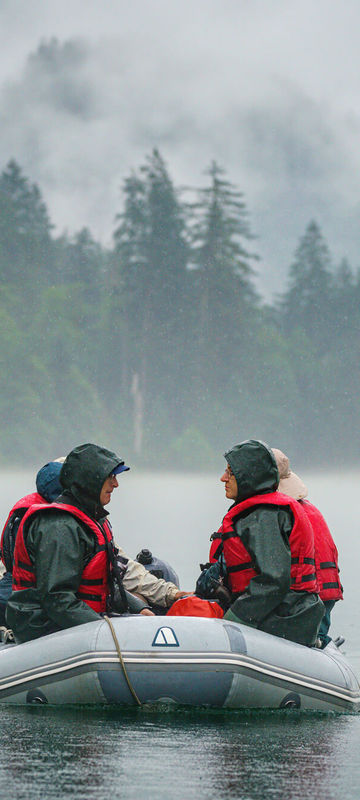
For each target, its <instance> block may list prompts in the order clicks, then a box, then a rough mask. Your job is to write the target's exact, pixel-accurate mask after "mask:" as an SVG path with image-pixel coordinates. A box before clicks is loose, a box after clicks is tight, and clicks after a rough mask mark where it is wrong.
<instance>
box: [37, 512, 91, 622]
mask: <svg viewBox="0 0 360 800" xmlns="http://www.w3.org/2000/svg"><path fill="white" fill-rule="evenodd" d="M90 546H91V543H90ZM27 548H28V552H29V555H30V556H31V557H32V559H33V560H34V563H35V564H36V586H37V596H38V599H39V602H40V603H41V606H42V607H43V609H44V611H45V612H46V614H47V615H48V616H49V618H50V619H51V620H53V622H54V623H55V624H56V625H58V626H59V627H60V628H70V627H72V626H74V625H81V624H83V623H85V622H92V621H93V620H97V619H99V615H98V614H97V613H96V611H93V609H91V608H90V607H89V606H88V605H87V604H86V603H84V602H83V601H82V600H79V599H78V598H77V597H76V592H77V590H78V588H79V586H80V583H81V576H82V573H83V569H84V564H85V560H86V555H88V554H89V550H88V548H89V540H88V539H87V537H86V534H85V531H84V530H83V528H81V527H80V526H79V525H78V524H77V523H76V521H75V520H73V519H71V518H70V516H69V515H68V514H66V518H65V515H62V516H61V518H60V517H59V516H57V517H56V518H54V517H52V519H50V518H49V517H45V515H41V516H39V518H38V519H37V520H36V519H35V520H34V522H33V523H32V524H31V526H30V527H29V531H28V535H27Z"/></svg>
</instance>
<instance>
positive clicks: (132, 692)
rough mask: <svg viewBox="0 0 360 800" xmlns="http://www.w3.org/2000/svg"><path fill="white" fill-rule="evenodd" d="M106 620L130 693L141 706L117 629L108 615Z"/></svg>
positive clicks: (105, 617)
mask: <svg viewBox="0 0 360 800" xmlns="http://www.w3.org/2000/svg"><path fill="white" fill-rule="evenodd" d="M104 619H105V620H106V622H107V624H108V626H109V628H110V630H111V635H112V637H113V640H114V643H115V647H116V652H117V654H118V656H119V661H120V665H121V669H122V671H123V673H124V678H125V680H126V683H127V685H128V687H129V689H130V692H131V694H132V696H133V698H134V700H135V703H136V704H137V705H138V706H141V701H140V700H139V698H138V696H137V694H136V692H135V689H134V687H133V686H132V685H131V682H130V678H129V676H128V674H127V670H126V667H125V664H124V659H123V657H122V654H121V650H120V645H119V641H118V638H117V636H116V633H115V628H114V626H113V624H112V622H111V620H110V619H109V617H107V616H106V615H104Z"/></svg>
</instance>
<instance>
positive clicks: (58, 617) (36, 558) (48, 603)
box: [6, 444, 177, 642]
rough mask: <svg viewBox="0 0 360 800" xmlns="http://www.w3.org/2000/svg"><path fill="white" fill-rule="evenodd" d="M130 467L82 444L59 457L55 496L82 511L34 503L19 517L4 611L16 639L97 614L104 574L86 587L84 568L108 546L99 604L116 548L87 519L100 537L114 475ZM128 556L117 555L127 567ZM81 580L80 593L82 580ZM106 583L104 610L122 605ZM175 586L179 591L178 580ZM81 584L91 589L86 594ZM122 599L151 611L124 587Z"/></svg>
mask: <svg viewBox="0 0 360 800" xmlns="http://www.w3.org/2000/svg"><path fill="white" fill-rule="evenodd" d="M128 469H129V467H126V466H125V464H124V462H123V461H122V459H120V458H119V456H117V455H116V453H113V452H112V451H110V450H106V449H105V448H103V447H99V446H97V445H95V444H86V445H81V446H79V447H77V448H75V449H74V450H72V451H71V453H69V455H68V456H67V458H66V459H65V461H64V464H63V466H62V469H61V473H60V483H61V485H62V487H63V489H64V491H63V493H62V494H61V495H60V497H58V498H57V501H56V503H57V504H60V506H61V505H64V506H70V507H75V508H76V509H79V511H80V512H81V513H82V514H83V516H84V518H83V519H82V518H79V517H77V516H76V515H73V514H71V513H69V511H66V510H65V509H64V511H62V510H61V508H60V509H58V508H54V507H53V506H52V507H49V508H44V509H42V507H41V506H39V507H38V510H37V511H36V513H33V514H32V515H30V516H29V518H28V519H27V515H26V516H25V517H24V520H23V523H22V525H23V531H22V528H21V526H20V528H19V532H18V536H17V539H16V546H15V565H14V572H13V591H12V594H11V595H10V598H9V601H8V606H7V611H6V621H7V625H8V626H9V627H10V628H12V630H13V632H14V635H15V639H16V641H17V642H24V641H28V640H30V639H36V638H37V637H39V636H44V635H45V634H47V633H53V632H54V631H58V630H60V629H63V628H69V627H72V626H75V625H81V624H82V623H86V622H92V621H94V620H98V619H99V613H101V611H100V606H99V611H97V610H94V608H93V607H91V602H92V601H93V600H94V597H95V598H96V596H97V595H96V592H97V591H98V587H96V584H99V583H101V581H100V580H93V581H92V583H93V584H94V587H93V588H91V589H90V590H89V587H88V586H87V584H90V583H91V580H84V577H83V576H84V570H85V569H86V567H87V566H88V565H89V563H90V562H91V561H92V560H93V559H94V558H95V556H96V554H97V553H99V552H100V554H101V551H106V555H105V554H104V558H106V559H107V563H105V562H104V560H103V561H102V568H101V569H102V574H103V576H104V577H103V584H104V591H103V598H102V603H103V605H104V602H105V600H104V595H105V594H106V591H105V588H106V589H107V585H106V581H107V574H108V573H109V572H110V564H111V559H112V557H113V553H114V549H113V546H112V545H113V543H111V548H109V547H108V545H104V544H102V545H101V543H100V546H99V541H97V538H96V535H95V534H94V531H93V530H92V529H91V528H90V526H89V524H88V523H87V522H86V520H87V521H88V522H89V520H90V522H91V524H93V523H94V525H95V527H96V526H100V529H101V530H100V538H101V535H102V531H103V528H104V522H105V520H106V517H107V516H108V512H107V511H106V510H105V508H104V506H105V505H107V503H109V502H110V499H111V494H112V492H113V490H114V489H115V488H116V487H117V486H118V481H117V476H118V475H119V474H121V473H122V472H124V471H125V470H128ZM33 508H34V507H33ZM30 512H31V509H30ZM30 512H28V513H30ZM84 519H85V521H84ZM105 527H106V526H105ZM109 535H110V534H109ZM101 558H102V556H101ZM24 561H25V564H24ZM126 562H127V559H126V558H122V565H123V567H124V571H125V569H126ZM24 567H25V572H24ZM26 570H27V571H26ZM85 574H86V573H85ZM93 577H94V576H93ZM95 577H97V576H95ZM154 580H155V579H154ZM82 584H84V589H83V590H82V592H83V593H82V594H81V592H79V587H80V586H81V585H82ZM16 587H20V588H16ZM111 588H112V589H113V596H112V598H111V600H112V607H111V608H110V609H109V607H108V606H107V607H106V608H104V609H101V610H104V611H105V610H106V611H109V610H110V611H111V610H114V611H119V612H122V611H124V597H123V595H121V596H119V591H118V589H115V590H114V586H112V587H111V585H110V583H109V586H108V589H109V594H110V592H111ZM174 589H175V591H177V587H174ZM86 591H89V594H88V595H87V594H86ZM84 592H85V593H84ZM91 592H93V593H94V594H93V595H91ZM80 594H81V597H80V596H79V595H80ZM84 598H85V599H84ZM127 598H128V602H129V600H130V603H129V605H130V604H132V605H130V610H131V611H132V612H133V613H145V614H152V612H151V611H150V610H149V609H148V608H147V606H146V603H144V602H142V601H140V600H138V598H133V596H132V595H129V594H127ZM89 603H90V604H89ZM93 605H94V603H93ZM95 606H96V602H95Z"/></svg>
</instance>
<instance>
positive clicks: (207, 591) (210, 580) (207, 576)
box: [195, 561, 222, 600]
mask: <svg viewBox="0 0 360 800" xmlns="http://www.w3.org/2000/svg"><path fill="white" fill-rule="evenodd" d="M221 575H222V569H221V564H220V562H219V561H216V562H215V564H211V566H210V567H208V568H205V569H203V570H202V572H201V573H200V575H199V577H198V579H197V581H196V587H195V594H197V595H198V597H204V598H206V599H207V600H211V598H213V597H215V591H216V589H218V587H219V586H221V582H220V577H221Z"/></svg>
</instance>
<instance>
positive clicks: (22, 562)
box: [13, 503, 113, 613]
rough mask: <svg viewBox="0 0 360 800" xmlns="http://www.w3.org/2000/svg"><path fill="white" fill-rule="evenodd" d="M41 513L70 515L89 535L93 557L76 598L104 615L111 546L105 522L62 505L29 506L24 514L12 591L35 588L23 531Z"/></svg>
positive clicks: (31, 564) (34, 578)
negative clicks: (91, 540) (94, 544)
mask: <svg viewBox="0 0 360 800" xmlns="http://www.w3.org/2000/svg"><path fill="white" fill-rule="evenodd" d="M41 511H51V512H53V513H57V512H58V511H61V512H65V513H68V514H71V515H72V516H73V517H76V518H77V519H78V520H80V521H81V522H83V523H85V525H86V527H87V528H88V529H89V530H90V531H91V532H92V533H93V535H94V537H95V540H96V547H95V553H94V555H93V556H92V557H91V559H90V561H89V562H88V563H87V564H86V566H85V568H84V570H83V573H82V576H81V582H80V586H79V587H78V590H77V592H76V596H77V597H78V598H79V599H80V600H83V601H84V603H86V604H87V605H88V606H90V608H92V609H93V610H94V611H97V612H98V613H100V612H102V611H106V598H107V595H108V594H109V588H110V587H109V572H110V569H111V565H110V559H109V555H108V546H109V545H111V546H112V541H113V537H112V531H111V527H110V524H109V523H108V522H107V520H105V521H103V522H102V523H101V524H100V523H99V522H95V520H93V519H91V517H88V516H87V514H84V512H83V511H80V509H79V508H76V506H70V505H65V504H64V505H63V504H62V503H51V504H49V503H46V504H44V505H36V506H32V507H31V508H30V509H29V510H28V511H27V512H26V514H25V516H24V518H23V520H22V522H21V525H20V528H19V531H18V535H17V539H16V545H15V558H14V569H13V591H19V590H21V589H28V588H31V587H34V588H35V587H36V572H35V569H34V565H33V563H32V562H31V560H30V557H29V554H28V551H27V549H26V531H27V528H28V523H29V521H32V519H33V517H34V515H35V514H38V513H40V512H41Z"/></svg>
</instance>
